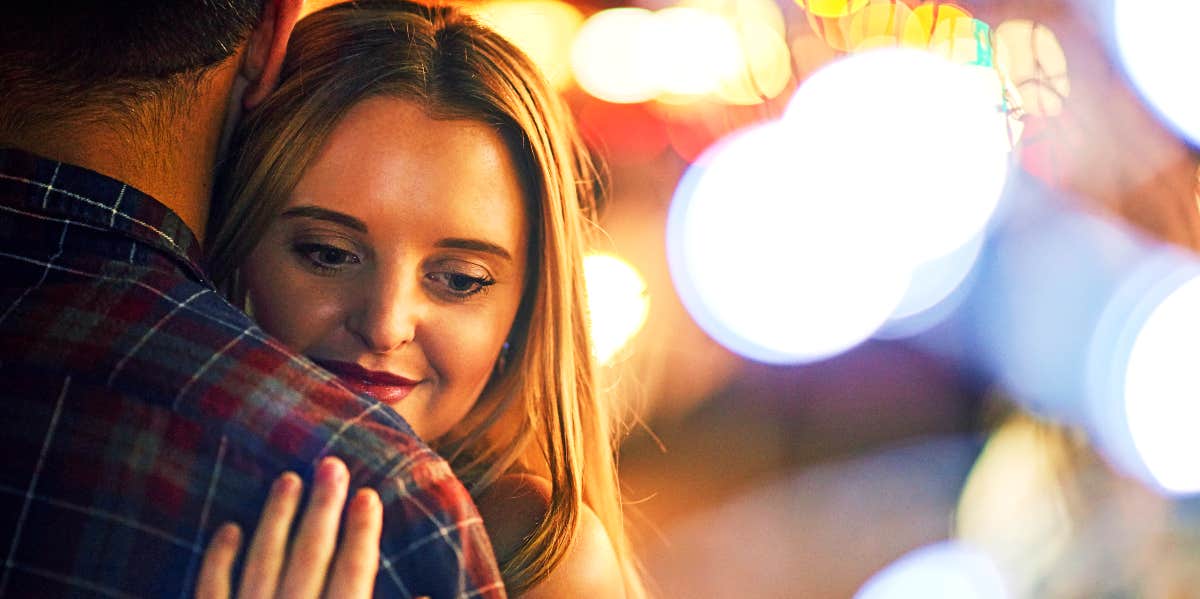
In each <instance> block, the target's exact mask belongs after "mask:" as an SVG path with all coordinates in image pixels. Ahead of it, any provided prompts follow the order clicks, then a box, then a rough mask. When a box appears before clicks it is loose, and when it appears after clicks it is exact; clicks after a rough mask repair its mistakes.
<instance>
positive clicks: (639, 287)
mask: <svg viewBox="0 0 1200 599" xmlns="http://www.w3.org/2000/svg"><path fill="white" fill-rule="evenodd" d="M583 270H584V277H585V279H586V281H587V290H588V311H589V313H590V314H591V323H592V327H591V331H592V344H593V353H594V354H595V356H596V359H597V360H599V361H600V362H601V363H607V362H609V361H611V360H612V359H613V357H614V356H616V355H617V352H619V351H620V350H621V348H622V347H624V346H625V344H627V343H628V342H629V340H630V339H632V338H633V336H634V335H636V334H637V332H638V331H639V330H641V328H642V325H644V324H646V315H647V314H648V313H649V310H650V298H649V296H647V294H646V281H645V280H644V279H642V275H641V274H639V273H638V271H637V269H635V268H634V267H633V266H631V265H630V264H629V263H628V262H625V261H624V260H622V259H620V258H617V257H616V256H612V255H609V254H589V255H588V256H587V257H585V258H584V260H583Z"/></svg>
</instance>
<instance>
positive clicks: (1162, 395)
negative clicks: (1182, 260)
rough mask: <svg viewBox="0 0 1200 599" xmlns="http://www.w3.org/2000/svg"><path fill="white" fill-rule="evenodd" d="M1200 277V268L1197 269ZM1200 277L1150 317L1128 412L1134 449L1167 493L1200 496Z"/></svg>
mask: <svg viewBox="0 0 1200 599" xmlns="http://www.w3.org/2000/svg"><path fill="white" fill-rule="evenodd" d="M1195 271H1196V272H1195V273H1194V274H1196V275H1200V267H1198V268H1196V269H1195ZM1197 306H1200V276H1197V277H1195V278H1192V279H1190V280H1188V281H1187V282H1186V283H1184V284H1183V285H1182V286H1180V287H1178V288H1176V289H1175V290H1174V291H1172V292H1171V293H1170V295H1168V296H1167V298H1166V299H1165V300H1163V301H1162V303H1160V304H1158V305H1157V306H1156V307H1155V308H1154V310H1153V311H1152V312H1151V313H1150V315H1149V317H1148V319H1147V320H1146V322H1145V323H1144V324H1143V325H1142V327H1141V329H1140V331H1138V333H1137V336H1136V338H1135V340H1134V343H1133V347H1132V350H1131V352H1130V355H1129V365H1128V367H1127V369H1126V371H1125V389H1124V392H1125V402H1124V406H1125V411H1126V414H1127V417H1128V419H1129V430H1130V434H1131V436H1132V438H1133V444H1134V446H1135V447H1136V448H1137V450H1138V454H1139V455H1140V456H1141V459H1142V462H1143V463H1144V464H1145V465H1146V468H1148V469H1149V471H1150V474H1151V476H1153V478H1154V482H1156V483H1157V484H1158V485H1159V486H1161V488H1163V489H1164V490H1166V491H1168V492H1170V493H1174V494H1190V493H1196V492H1200V469H1197V468H1196V456H1197V455H1200V370H1197V368H1196V356H1197V355H1200V310H1197Z"/></svg>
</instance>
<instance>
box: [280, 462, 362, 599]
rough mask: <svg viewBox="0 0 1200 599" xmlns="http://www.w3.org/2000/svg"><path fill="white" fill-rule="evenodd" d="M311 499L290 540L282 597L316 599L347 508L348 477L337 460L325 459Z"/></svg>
mask: <svg viewBox="0 0 1200 599" xmlns="http://www.w3.org/2000/svg"><path fill="white" fill-rule="evenodd" d="M313 479H314V480H313V490H312V496H311V497H310V498H309V500H308V508H307V509H305V510H304V516H303V517H302V518H301V519H300V530H299V531H297V532H296V536H295V538H294V539H293V540H292V548H291V551H290V552H289V553H288V564H287V571H286V572H284V573H283V585H282V586H281V587H280V590H279V593H280V595H281V596H283V597H314V598H315V597H319V596H320V595H321V589H322V587H324V586H325V574H326V573H327V572H328V571H329V560H330V559H331V558H332V557H333V549H334V547H335V546H336V545H337V532H338V523H339V521H340V520H341V519H342V506H344V505H345V504H346V489H347V487H348V486H349V481H350V475H349V473H347V472H346V465H345V464H343V463H342V461H341V460H339V459H337V458H325V459H323V460H321V463H320V464H319V465H318V466H317V473H316V476H314V477H313Z"/></svg>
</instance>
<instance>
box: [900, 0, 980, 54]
mask: <svg viewBox="0 0 1200 599" xmlns="http://www.w3.org/2000/svg"><path fill="white" fill-rule="evenodd" d="M961 19H971V13H969V12H967V10H966V9H965V8H963V7H961V6H957V5H955V4H951V3H949V2H942V1H940V0H932V1H929V2H923V3H921V4H920V5H918V6H916V7H915V8H913V11H912V18H910V19H908V20H907V21H905V23H904V33H903V37H902V40H901V43H902V44H903V45H905V46H911V47H915V48H920V47H926V46H929V45H930V43H931V42H932V41H934V40H936V39H939V38H941V39H945V38H946V37H948V36H952V35H954V34H952V33H948V32H947V30H957V31H959V32H960V33H961V28H960V27H958V24H959V23H960V20H961Z"/></svg>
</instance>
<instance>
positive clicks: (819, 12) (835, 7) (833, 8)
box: [796, 0, 867, 17]
mask: <svg viewBox="0 0 1200 599" xmlns="http://www.w3.org/2000/svg"><path fill="white" fill-rule="evenodd" d="M796 4H799V5H800V8H803V9H804V10H806V11H808V12H809V13H810V14H812V15H814V16H817V17H844V16H846V15H849V14H852V13H854V12H855V11H857V10H858V9H860V8H862V7H864V6H866V5H867V0H796Z"/></svg>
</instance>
